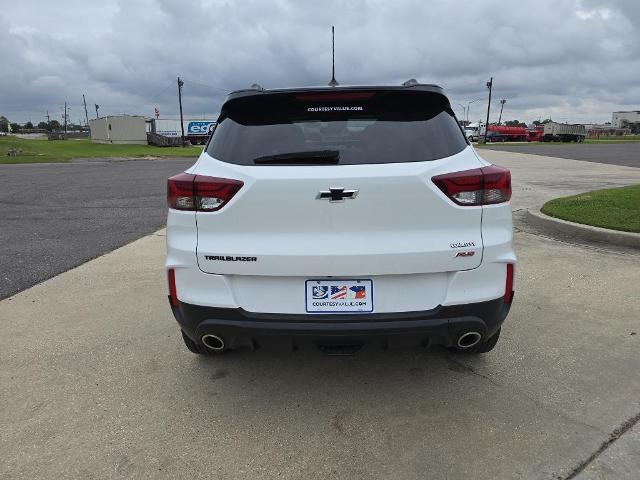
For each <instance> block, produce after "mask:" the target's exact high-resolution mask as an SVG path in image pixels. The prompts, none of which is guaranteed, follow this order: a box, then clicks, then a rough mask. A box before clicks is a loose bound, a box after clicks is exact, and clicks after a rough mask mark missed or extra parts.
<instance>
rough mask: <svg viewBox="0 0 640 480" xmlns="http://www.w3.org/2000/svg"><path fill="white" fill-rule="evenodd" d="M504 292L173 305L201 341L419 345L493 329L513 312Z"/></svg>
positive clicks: (447, 341)
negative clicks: (376, 303)
mask: <svg viewBox="0 0 640 480" xmlns="http://www.w3.org/2000/svg"><path fill="white" fill-rule="evenodd" d="M509 308H510V305H509V304H505V303H504V301H503V299H502V298H498V299H495V300H490V301H486V302H479V303H471V304H466V305H454V306H438V307H437V308H434V309H432V310H425V311H419V312H400V313H371V314H344V315H343V314H337V315H335V314H332V315H325V314H306V315H304V314H302V315H299V314H293V315H292V314H275V313H254V312H247V311H245V310H243V309H241V308H215V307H201V306H197V305H191V304H188V303H182V302H180V304H179V306H177V307H172V310H173V313H174V316H175V317H176V320H177V321H178V323H179V324H180V328H182V330H183V331H184V332H185V333H186V334H187V336H189V337H190V338H191V339H192V340H194V341H195V342H198V343H199V342H200V339H201V338H202V336H203V335H205V334H207V333H213V334H215V335H217V336H219V337H222V338H223V339H224V341H225V343H226V345H227V346H228V347H230V348H236V347H240V346H249V347H256V346H262V345H266V344H273V343H276V344H283V343H284V344H288V345H290V346H292V347H293V348H297V346H298V345H299V344H301V343H305V342H312V343H315V344H316V345H317V344H326V345H348V344H361V343H368V342H372V341H373V342H380V343H381V344H382V345H383V346H387V345H389V344H390V343H391V344H395V343H400V344H403V345H404V344H407V343H409V344H418V345H423V346H427V345H434V344H435V345H444V346H452V345H455V343H456V341H457V339H458V338H459V337H460V335H462V334H463V333H466V332H469V331H477V332H478V333H480V334H481V335H482V336H483V337H484V338H488V337H490V336H491V335H493V334H494V333H495V332H496V331H497V330H498V329H499V328H500V325H502V322H504V320H505V318H506V316H507V314H508V313H509Z"/></svg>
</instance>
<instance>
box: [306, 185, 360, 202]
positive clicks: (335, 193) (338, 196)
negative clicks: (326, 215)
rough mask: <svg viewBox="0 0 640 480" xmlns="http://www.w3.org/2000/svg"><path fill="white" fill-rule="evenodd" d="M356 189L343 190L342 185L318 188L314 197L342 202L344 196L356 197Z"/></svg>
mask: <svg viewBox="0 0 640 480" xmlns="http://www.w3.org/2000/svg"><path fill="white" fill-rule="evenodd" d="M357 196H358V190H345V189H344V188H343V187H330V188H329V190H320V191H319V192H318V196H317V197H316V199H318V200H329V201H330V202H344V200H345V198H351V199H353V198H356V197H357Z"/></svg>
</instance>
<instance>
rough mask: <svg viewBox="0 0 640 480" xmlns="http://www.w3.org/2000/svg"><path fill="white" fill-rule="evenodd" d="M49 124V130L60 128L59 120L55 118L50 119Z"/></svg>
mask: <svg viewBox="0 0 640 480" xmlns="http://www.w3.org/2000/svg"><path fill="white" fill-rule="evenodd" d="M49 126H50V127H51V130H53V131H54V132H56V131H58V130H60V122H59V121H57V120H51V122H50V123H49Z"/></svg>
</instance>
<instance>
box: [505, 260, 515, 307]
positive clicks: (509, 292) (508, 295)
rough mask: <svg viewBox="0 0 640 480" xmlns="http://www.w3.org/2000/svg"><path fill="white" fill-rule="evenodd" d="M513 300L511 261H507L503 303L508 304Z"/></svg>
mask: <svg viewBox="0 0 640 480" xmlns="http://www.w3.org/2000/svg"><path fill="white" fill-rule="evenodd" d="M512 300H513V263H507V282H506V285H505V287H504V303H506V304H509V303H511V301H512Z"/></svg>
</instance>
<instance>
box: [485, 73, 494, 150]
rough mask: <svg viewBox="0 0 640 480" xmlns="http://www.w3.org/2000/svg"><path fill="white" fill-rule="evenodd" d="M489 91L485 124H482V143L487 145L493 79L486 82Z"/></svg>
mask: <svg viewBox="0 0 640 480" xmlns="http://www.w3.org/2000/svg"><path fill="white" fill-rule="evenodd" d="M487 88H488V89H489V103H487V122H486V123H485V124H484V143H487V132H488V131H489V112H490V111H491V89H492V88H493V77H491V79H490V80H489V81H488V82H487Z"/></svg>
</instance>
